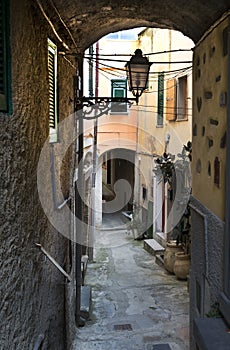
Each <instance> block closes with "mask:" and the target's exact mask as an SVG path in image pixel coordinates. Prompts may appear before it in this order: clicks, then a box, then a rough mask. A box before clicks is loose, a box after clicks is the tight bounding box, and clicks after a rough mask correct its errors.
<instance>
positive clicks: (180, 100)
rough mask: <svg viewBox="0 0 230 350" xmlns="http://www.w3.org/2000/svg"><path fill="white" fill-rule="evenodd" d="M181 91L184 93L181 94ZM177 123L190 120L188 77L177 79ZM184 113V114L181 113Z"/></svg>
mask: <svg viewBox="0 0 230 350" xmlns="http://www.w3.org/2000/svg"><path fill="white" fill-rule="evenodd" d="M181 90H183V91H182V93H181ZM176 94H177V100H176V121H183V120H188V101H187V97H188V76H187V74H185V75H182V76H181V77H179V78H178V79H177V89H176ZM180 111H182V113H180Z"/></svg>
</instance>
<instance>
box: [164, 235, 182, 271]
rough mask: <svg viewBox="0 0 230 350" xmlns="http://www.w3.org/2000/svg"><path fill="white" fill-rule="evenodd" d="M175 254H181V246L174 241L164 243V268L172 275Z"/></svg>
mask: <svg viewBox="0 0 230 350" xmlns="http://www.w3.org/2000/svg"><path fill="white" fill-rule="evenodd" d="M177 252H182V248H181V245H180V244H179V245H177V244H176V241H169V242H167V243H166V248H165V253H164V267H165V269H166V270H167V271H168V272H170V273H174V263H175V260H176V258H175V254H176V253H177Z"/></svg>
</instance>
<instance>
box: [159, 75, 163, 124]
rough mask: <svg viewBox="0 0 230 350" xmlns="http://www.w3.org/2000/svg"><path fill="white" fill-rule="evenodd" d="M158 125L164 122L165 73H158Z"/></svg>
mask: <svg viewBox="0 0 230 350" xmlns="http://www.w3.org/2000/svg"><path fill="white" fill-rule="evenodd" d="M157 97H158V98H157V126H163V122H164V73H163V72H160V73H158V96H157Z"/></svg>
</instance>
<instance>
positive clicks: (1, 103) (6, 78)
mask: <svg viewBox="0 0 230 350" xmlns="http://www.w3.org/2000/svg"><path fill="white" fill-rule="evenodd" d="M8 5H9V4H8V2H7V1H6V0H0V111H1V112H6V113H9V112H10V110H11V99H10V45H9V8H8Z"/></svg>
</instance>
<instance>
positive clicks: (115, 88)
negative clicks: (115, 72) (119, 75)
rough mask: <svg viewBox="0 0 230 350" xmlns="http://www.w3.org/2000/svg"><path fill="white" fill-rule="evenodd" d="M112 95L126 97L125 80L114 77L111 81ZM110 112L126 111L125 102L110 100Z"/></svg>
mask: <svg viewBox="0 0 230 350" xmlns="http://www.w3.org/2000/svg"><path fill="white" fill-rule="evenodd" d="M111 96H112V97H118V98H119V97H121V98H122V97H124V98H126V97H127V80H120V79H116V80H115V79H114V80H112V81H111ZM111 113H115V114H120V113H121V114H122V113H127V103H120V102H112V103H111Z"/></svg>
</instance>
